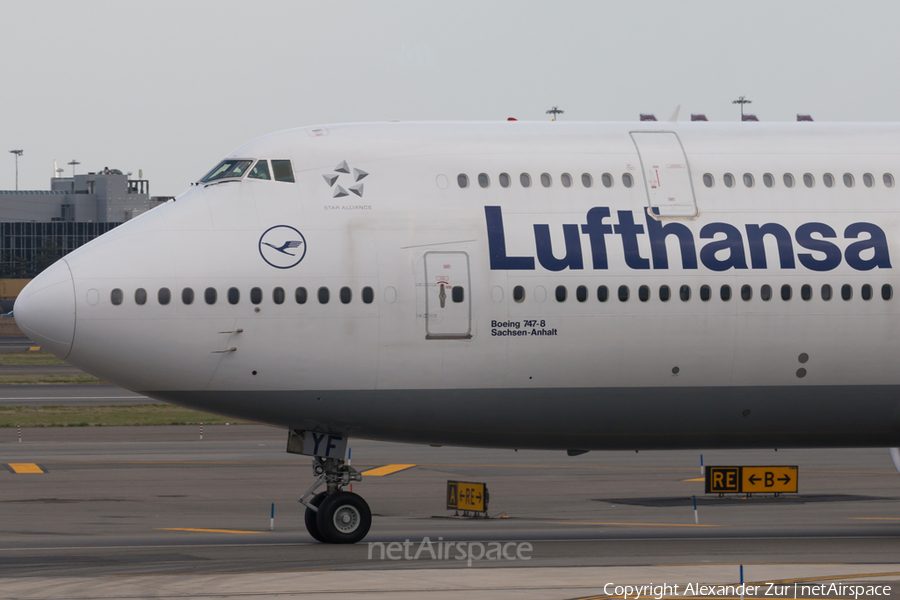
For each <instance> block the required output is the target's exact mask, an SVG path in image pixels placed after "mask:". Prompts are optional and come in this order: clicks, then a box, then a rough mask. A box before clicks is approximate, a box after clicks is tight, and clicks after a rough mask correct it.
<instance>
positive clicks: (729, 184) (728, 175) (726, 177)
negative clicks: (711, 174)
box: [722, 173, 734, 188]
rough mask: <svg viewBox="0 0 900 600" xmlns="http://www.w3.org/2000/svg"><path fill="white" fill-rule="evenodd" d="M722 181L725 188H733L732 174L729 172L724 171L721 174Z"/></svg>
mask: <svg viewBox="0 0 900 600" xmlns="http://www.w3.org/2000/svg"><path fill="white" fill-rule="evenodd" d="M722 183H724V184H725V187H727V188H733V187H734V175H732V174H731V173H725V174H724V175H722Z"/></svg>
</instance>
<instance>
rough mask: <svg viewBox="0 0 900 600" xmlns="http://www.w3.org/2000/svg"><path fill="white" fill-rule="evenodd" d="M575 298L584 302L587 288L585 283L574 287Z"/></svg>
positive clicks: (586, 296) (586, 297)
mask: <svg viewBox="0 0 900 600" xmlns="http://www.w3.org/2000/svg"><path fill="white" fill-rule="evenodd" d="M575 299H576V300H578V301H579V302H586V301H587V299H588V289H587V286H586V285H579V286H578V287H577V288H575Z"/></svg>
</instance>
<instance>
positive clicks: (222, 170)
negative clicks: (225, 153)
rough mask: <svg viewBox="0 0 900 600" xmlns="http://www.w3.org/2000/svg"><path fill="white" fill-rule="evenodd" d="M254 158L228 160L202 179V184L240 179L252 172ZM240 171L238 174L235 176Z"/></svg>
mask: <svg viewBox="0 0 900 600" xmlns="http://www.w3.org/2000/svg"><path fill="white" fill-rule="evenodd" d="M252 164H253V159H252V158H226V159H225V160H223V161H221V162H220V163H219V164H217V165H216V166H215V167H213V168H212V170H211V171H210V172H209V173H207V174H206V175H204V176H203V178H202V179H200V183H211V182H213V181H221V180H223V179H240V178H241V177H243V176H244V175H246V174H247V171H249V170H250V165H252ZM236 170H239V171H238V173H237V174H234V173H235V171H236Z"/></svg>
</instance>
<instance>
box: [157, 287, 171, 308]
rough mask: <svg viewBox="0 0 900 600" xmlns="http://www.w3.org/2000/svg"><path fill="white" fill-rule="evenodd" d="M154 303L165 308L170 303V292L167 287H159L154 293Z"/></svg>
mask: <svg viewBox="0 0 900 600" xmlns="http://www.w3.org/2000/svg"><path fill="white" fill-rule="evenodd" d="M156 301H157V302H159V305H160V306H166V305H168V304H169V302H171V301H172V290H170V289H169V288H167V287H161V288H159V290H158V291H157V292H156Z"/></svg>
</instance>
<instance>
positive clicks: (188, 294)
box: [181, 287, 194, 306]
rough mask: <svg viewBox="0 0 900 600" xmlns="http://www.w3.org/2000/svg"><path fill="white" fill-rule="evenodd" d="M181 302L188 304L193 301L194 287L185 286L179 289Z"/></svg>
mask: <svg viewBox="0 0 900 600" xmlns="http://www.w3.org/2000/svg"><path fill="white" fill-rule="evenodd" d="M181 303H182V304H184V305H185V306H190V305H191V304H193V303H194V288H191V287H186V288H182V289H181Z"/></svg>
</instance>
